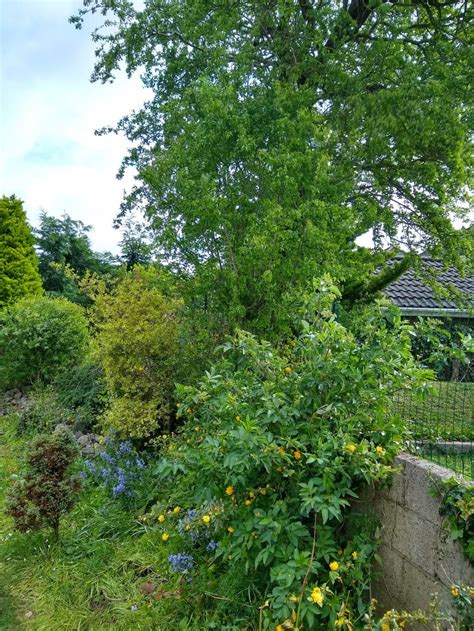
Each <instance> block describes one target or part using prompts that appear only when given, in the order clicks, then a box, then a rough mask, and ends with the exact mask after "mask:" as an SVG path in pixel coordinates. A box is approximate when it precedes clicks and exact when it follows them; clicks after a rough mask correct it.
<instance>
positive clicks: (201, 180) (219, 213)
mask: <svg viewBox="0 0 474 631" xmlns="http://www.w3.org/2000/svg"><path fill="white" fill-rule="evenodd" d="M438 4H439V6H438V5H437V8H436V11H435V12H433V11H432V8H430V5H429V3H428V4H427V3H424V2H418V1H413V2H409V3H403V4H401V3H398V2H379V1H377V0H376V1H374V2H371V3H366V2H364V3H363V2H362V0H361V1H360V2H359V1H355V2H351V3H336V2H329V3H324V6H323V5H318V6H315V5H314V3H311V2H293V1H292V2H287V1H286V0H282V1H279V2H277V3H275V6H273V7H272V10H268V7H267V5H266V4H265V3H262V2H261V1H260V0H252V1H249V2H242V1H240V0H239V1H236V2H231V3H229V2H225V3H214V4H212V5H210V4H209V2H207V1H206V0H199V1H196V0H192V1H189V0H187V1H185V2H183V1H181V0H179V1H178V0H172V1H170V2H163V1H156V0H147V1H145V2H144V6H143V8H142V9H140V10H136V9H135V8H133V6H132V4H131V3H128V2H122V1H121V0H111V1H110V2H107V3H106V6H104V5H103V3H101V2H99V1H98V0H85V1H84V8H83V9H82V10H80V11H79V13H78V16H76V17H75V18H73V22H74V23H75V24H76V26H81V25H82V21H83V20H84V19H85V16H86V14H87V13H88V12H89V11H91V12H94V11H95V12H100V13H102V15H104V16H105V17H106V18H109V21H108V28H107V29H106V30H101V29H100V28H98V29H97V30H96V31H94V34H93V40H94V42H95V44H96V47H97V49H96V53H97V61H96V65H95V70H94V75H93V78H94V80H101V81H103V82H107V81H109V80H111V79H113V77H114V75H115V72H116V70H117V69H118V68H120V67H121V66H124V67H125V70H126V72H127V73H128V74H131V73H133V72H135V71H137V70H139V72H140V75H141V78H142V80H143V83H144V85H145V86H147V87H148V88H149V89H151V90H152V96H151V98H150V99H149V100H148V101H147V103H146V104H145V105H144V106H143V108H142V109H141V110H139V111H136V112H134V113H132V114H131V115H130V116H126V117H124V118H123V119H122V120H121V121H119V123H118V124H117V125H116V128H115V129H108V130H106V131H117V132H120V133H123V134H125V135H126V136H127V137H128V139H129V140H130V141H131V143H132V144H133V148H132V149H131V151H130V153H129V155H128V156H127V157H126V158H125V159H124V162H123V167H122V169H121V174H123V170H124V169H125V168H127V167H132V168H133V169H136V171H137V173H138V178H137V185H136V187H135V188H134V189H133V190H132V191H131V192H130V194H129V196H128V197H127V198H126V199H125V201H124V203H123V206H122V212H121V216H122V217H123V216H125V214H126V213H127V212H128V211H129V210H131V209H135V208H139V209H141V210H143V211H144V212H145V215H146V217H147V218H148V220H149V225H150V228H151V230H152V231H153V235H154V237H155V239H156V243H157V245H158V247H159V249H160V250H161V251H162V252H163V256H164V258H165V259H167V260H169V261H172V262H173V264H174V265H175V266H176V268H178V269H180V270H183V271H186V272H188V271H189V270H192V271H193V274H194V277H195V279H196V284H195V286H194V288H193V292H192V293H193V299H194V301H195V303H198V304H199V305H201V304H205V305H206V309H207V310H208V312H209V313H212V314H213V315H214V314H219V315H220V316H222V315H225V321H226V324H229V325H230V326H231V327H234V326H243V327H245V328H247V329H250V330H252V331H254V332H258V333H262V332H263V333H265V334H266V335H269V334H272V335H274V336H275V337H277V336H278V335H279V334H281V333H282V332H283V333H288V332H289V330H290V329H291V325H292V323H291V321H289V314H290V312H291V311H292V309H293V307H294V304H295V303H296V302H297V300H298V297H299V295H300V294H301V292H303V291H306V290H307V288H308V286H310V285H311V279H312V278H313V277H315V276H321V275H322V274H323V273H325V272H328V271H329V272H330V273H331V274H332V275H333V276H334V278H336V279H337V280H338V281H339V282H340V283H341V284H342V286H343V289H344V291H343V293H344V294H345V293H346V292H345V289H346V288H347V290H348V293H347V300H348V301H349V302H350V303H353V302H357V301H358V300H368V301H370V300H371V299H372V298H373V295H374V293H375V292H377V291H378V290H380V288H381V284H380V283H374V282H371V281H372V274H373V272H374V271H375V270H378V272H379V273H380V278H379V280H383V279H384V278H386V276H385V274H384V271H386V270H387V260H388V258H390V257H389V256H387V255H386V253H384V252H382V250H383V249H386V248H387V247H388V248H389V249H390V250H398V249H399V248H400V247H402V249H403V248H405V249H407V250H412V251H413V252H414V253H417V252H419V250H420V249H428V250H429V251H430V252H431V253H432V254H433V255H435V256H436V257H438V258H441V259H443V260H444V261H445V262H446V263H449V264H455V265H458V266H460V267H466V266H469V265H470V263H469V261H471V260H472V238H470V237H469V234H467V233H466V231H460V230H456V229H454V227H453V223H452V219H453V218H455V217H457V218H458V219H459V220H460V221H462V220H463V219H466V208H468V207H469V199H468V196H469V190H470V189H471V188H472V186H471V184H472V175H473V171H472V160H471V155H472V129H473V117H472V106H473V91H472V89H471V86H472V62H471V54H472V43H473V26H472V25H473V23H474V21H473V19H472V18H473V13H472V11H473V9H472V8H471V7H470V6H469V8H468V7H466V3H465V2H464V1H463V0H454V1H453V2H449V3H441V4H440V3H438ZM367 233H369V234H371V235H372V236H373V239H374V245H375V250H374V251H369V250H368V249H366V248H363V247H361V246H360V245H356V242H357V243H359V242H358V241H357V239H358V238H359V237H361V236H362V235H365V234H367ZM415 258H416V256H415ZM466 262H467V263H466ZM388 269H389V268H388Z"/></svg>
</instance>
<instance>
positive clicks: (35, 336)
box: [0, 297, 88, 388]
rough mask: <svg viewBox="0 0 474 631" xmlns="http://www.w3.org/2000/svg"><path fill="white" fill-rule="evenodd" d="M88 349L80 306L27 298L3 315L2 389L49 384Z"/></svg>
mask: <svg viewBox="0 0 474 631" xmlns="http://www.w3.org/2000/svg"><path fill="white" fill-rule="evenodd" d="M87 345H88V331H87V322H86V319H85V317H84V315H83V312H82V309H81V308H80V307H79V306H78V305H75V304H72V303H70V302H68V301H67V300H65V299H62V298H47V297H38V298H25V299H23V300H21V301H20V302H17V303H16V304H15V305H13V306H11V307H9V308H8V309H5V310H4V311H1V312H0V357H1V358H2V361H1V364H0V388H2V387H3V388H5V387H10V386H15V385H22V384H28V383H33V382H34V381H36V380H41V381H43V382H45V383H50V382H51V381H53V380H54V379H55V378H56V377H57V376H58V375H59V374H60V373H61V372H62V371H64V370H67V369H68V368H70V367H71V366H72V365H74V364H76V363H79V362H81V361H82V359H83V357H84V355H85V353H86V351H87Z"/></svg>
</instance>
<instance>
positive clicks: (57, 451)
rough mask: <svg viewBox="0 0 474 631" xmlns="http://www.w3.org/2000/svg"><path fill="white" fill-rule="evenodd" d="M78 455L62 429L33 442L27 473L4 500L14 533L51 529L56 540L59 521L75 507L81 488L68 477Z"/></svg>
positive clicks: (74, 480)
mask: <svg viewBox="0 0 474 631" xmlns="http://www.w3.org/2000/svg"><path fill="white" fill-rule="evenodd" d="M78 455H79V448H78V445H77V443H76V441H75V439H74V437H73V435H72V434H71V433H70V432H69V431H68V430H67V429H65V428H59V429H57V430H56V431H55V432H54V433H53V434H49V435H48V434H42V435H39V436H37V437H36V438H35V439H33V441H32V442H31V445H30V447H29V449H28V452H27V454H26V470H25V472H24V474H23V475H21V476H20V477H19V478H17V479H14V480H13V481H12V482H13V485H12V487H11V488H10V489H9V492H8V494H7V499H6V513H7V515H10V516H11V517H13V519H14V521H15V528H16V529H17V530H19V531H20V532H27V531H29V530H40V529H41V528H51V529H52V531H53V534H54V536H55V538H56V539H57V538H58V537H59V524H60V519H61V517H62V516H63V515H65V514H66V513H68V512H69V511H70V510H71V508H72V507H73V506H74V503H75V501H76V498H77V496H78V493H79V489H80V486H81V485H80V478H79V477H78V476H76V475H72V474H71V466H72V464H73V463H74V460H75V459H76V458H77V456H78Z"/></svg>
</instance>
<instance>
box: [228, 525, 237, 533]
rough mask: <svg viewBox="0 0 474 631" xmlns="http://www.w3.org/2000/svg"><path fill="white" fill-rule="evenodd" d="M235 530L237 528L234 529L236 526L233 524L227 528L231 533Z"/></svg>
mask: <svg viewBox="0 0 474 631" xmlns="http://www.w3.org/2000/svg"><path fill="white" fill-rule="evenodd" d="M234 530H235V529H234V528H232V526H229V527H228V528H227V532H230V534H232V533H233V532H234Z"/></svg>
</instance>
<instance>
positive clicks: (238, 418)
mask: <svg viewBox="0 0 474 631" xmlns="http://www.w3.org/2000/svg"><path fill="white" fill-rule="evenodd" d="M235 420H236V421H237V423H238V422H239V421H240V416H239V415H238V414H237V416H236V417H235Z"/></svg>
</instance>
